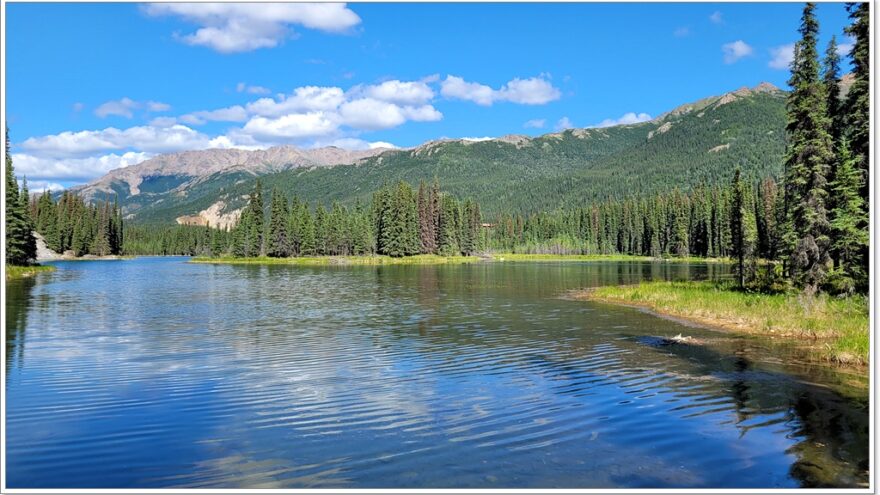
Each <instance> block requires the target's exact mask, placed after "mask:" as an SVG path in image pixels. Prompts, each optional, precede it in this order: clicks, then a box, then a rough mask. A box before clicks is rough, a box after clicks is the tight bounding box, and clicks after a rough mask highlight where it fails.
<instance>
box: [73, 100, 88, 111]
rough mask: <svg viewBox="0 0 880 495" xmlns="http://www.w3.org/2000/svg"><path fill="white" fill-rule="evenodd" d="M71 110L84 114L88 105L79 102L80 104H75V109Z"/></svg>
mask: <svg viewBox="0 0 880 495" xmlns="http://www.w3.org/2000/svg"><path fill="white" fill-rule="evenodd" d="M71 108H72V109H73V111H74V112H77V113H79V112H82V111H83V110H84V109H85V108H86V105H85V103H82V102H79V101H78V102H76V103H74V104H73V107H71Z"/></svg>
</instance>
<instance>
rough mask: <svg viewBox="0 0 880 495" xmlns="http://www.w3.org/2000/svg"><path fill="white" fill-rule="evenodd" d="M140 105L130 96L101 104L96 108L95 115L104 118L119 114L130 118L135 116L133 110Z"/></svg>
mask: <svg viewBox="0 0 880 495" xmlns="http://www.w3.org/2000/svg"><path fill="white" fill-rule="evenodd" d="M138 106H139V104H138V103H137V102H136V101H134V100H132V99H130V98H123V99H121V100H112V101H108V102H105V103H102V104H101V105H99V106H98V108H96V109H95V115H97V116H98V117H101V118H102V119H103V118H106V117H109V116H111V115H118V116H120V117H125V118H127V119H130V118H132V117H133V116H134V113H133V112H132V111H133V110H134V109H135V108H138Z"/></svg>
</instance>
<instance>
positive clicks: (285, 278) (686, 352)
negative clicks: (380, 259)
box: [5, 258, 868, 488]
mask: <svg viewBox="0 0 880 495" xmlns="http://www.w3.org/2000/svg"><path fill="white" fill-rule="evenodd" d="M185 261H186V260H185V259H183V258H139V259H135V260H128V261H106V262H103V261H95V262H59V263H57V267H58V270H57V271H56V272H54V273H50V274H41V275H39V276H37V277H36V278H34V279H27V280H22V281H13V282H9V283H7V296H8V300H7V312H6V323H7V335H6V346H7V348H6V369H5V376H6V390H5V392H6V401H7V402H6V405H7V417H6V421H7V423H6V428H7V430H6V431H7V442H6V448H7V452H6V453H7V457H6V462H7V466H6V467H7V484H8V486H9V487H14V488H36V487H81V488H90V487H93V488H97V487H125V488H136V487H142V488H148V487H250V488H279V487H280V488H284V487H482V488H493V487H495V488H500V487H802V486H803V487H816V486H848V487H852V486H864V485H865V484H866V483H867V481H868V473H867V469H868V467H867V466H868V399H867V389H866V388H862V387H863V386H864V383H862V384H861V385H859V384H857V385H855V386H853V385H852V382H853V381H855V382H859V381H860V380H859V379H858V377H853V376H843V375H840V374H838V373H835V372H830V371H829V370H827V369H824V368H820V367H810V366H808V365H802V364H801V365H799V364H794V362H793V361H792V360H791V359H790V358H789V357H787V356H785V355H781V354H780V352H781V351H778V350H770V349H767V348H765V346H764V345H763V344H761V343H760V342H757V341H755V340H752V339H744V338H737V337H732V336H730V335H727V334H724V333H720V332H714V331H711V330H706V329H700V328H694V327H690V326H684V325H683V324H681V323H677V322H674V321H670V320H667V319H662V318H658V317H655V316H651V315H649V314H646V313H644V312H641V311H639V310H635V309H631V308H621V307H615V306H610V305H604V304H594V303H587V302H583V301H575V300H569V299H566V298H565V297H564V296H565V294H566V292H567V291H569V290H571V289H578V288H584V287H590V286H596V285H600V284H619V283H632V282H636V281H638V280H642V279H649V278H653V279H658V278H680V279H687V278H706V277H715V276H720V275H723V273H724V271H725V270H724V268H723V267H718V266H706V265H667V264H649V263H566V264H554V263H543V264H539V263H532V264H510V263H483V264H475V265H458V266H390V267H324V268H317V267H316V268H308V267H306V268H304V267H284V266H271V267H254V266H211V265H193V264H186V263H185ZM678 333H682V334H684V335H691V336H695V337H698V338H699V339H701V341H702V342H703V344H701V345H664V343H665V341H663V340H662V339H661V337H664V336H673V335H676V334H678ZM862 381H863V380H862Z"/></svg>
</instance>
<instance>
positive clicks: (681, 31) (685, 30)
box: [672, 26, 691, 38]
mask: <svg viewBox="0 0 880 495" xmlns="http://www.w3.org/2000/svg"><path fill="white" fill-rule="evenodd" d="M689 34H691V29H690V28H689V27H687V26H682V27H680V28H676V29H675V31H673V32H672V35H673V36H675V37H676V38H684V37H685V36H688V35H689Z"/></svg>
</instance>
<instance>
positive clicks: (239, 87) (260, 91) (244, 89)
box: [235, 82, 272, 95]
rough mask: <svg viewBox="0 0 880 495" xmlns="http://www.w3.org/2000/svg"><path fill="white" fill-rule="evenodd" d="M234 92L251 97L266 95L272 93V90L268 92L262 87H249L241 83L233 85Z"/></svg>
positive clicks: (267, 89)
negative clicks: (250, 95)
mask: <svg viewBox="0 0 880 495" xmlns="http://www.w3.org/2000/svg"><path fill="white" fill-rule="evenodd" d="M235 91H237V92H239V93H248V94H252V95H267V94H269V93H271V92H272V90H270V89H269V88H265V87H263V86H251V85H248V84H245V83H243V82H240V83H238V84H236V85H235Z"/></svg>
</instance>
